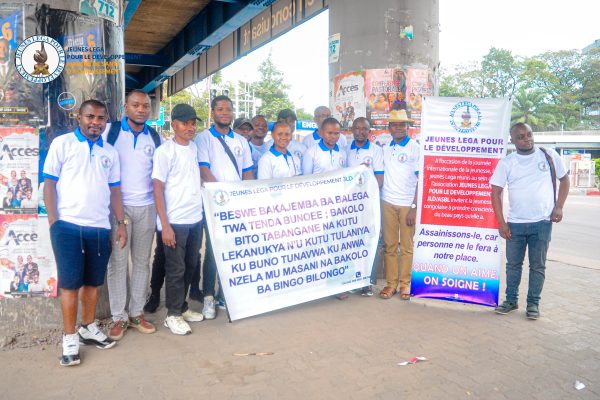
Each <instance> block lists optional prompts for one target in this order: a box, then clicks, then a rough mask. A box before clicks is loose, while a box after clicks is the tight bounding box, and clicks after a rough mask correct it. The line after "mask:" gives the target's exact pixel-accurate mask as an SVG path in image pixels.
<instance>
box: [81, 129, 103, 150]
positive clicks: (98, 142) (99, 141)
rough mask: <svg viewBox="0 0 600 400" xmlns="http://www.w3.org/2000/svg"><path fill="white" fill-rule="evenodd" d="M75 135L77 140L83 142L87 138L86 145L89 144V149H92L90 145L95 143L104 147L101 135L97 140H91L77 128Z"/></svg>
mask: <svg viewBox="0 0 600 400" xmlns="http://www.w3.org/2000/svg"><path fill="white" fill-rule="evenodd" d="M75 136H77V140H79V141H80V142H85V141H86V140H87V142H88V145H89V146H90V151H92V146H93V145H95V144H96V145H98V146H100V147H104V142H103V141H102V136H100V137H98V140H96V141H95V142H92V141H91V140H90V139H88V138H86V137H85V136H83V134H82V133H81V131H80V130H79V128H77V129H75Z"/></svg>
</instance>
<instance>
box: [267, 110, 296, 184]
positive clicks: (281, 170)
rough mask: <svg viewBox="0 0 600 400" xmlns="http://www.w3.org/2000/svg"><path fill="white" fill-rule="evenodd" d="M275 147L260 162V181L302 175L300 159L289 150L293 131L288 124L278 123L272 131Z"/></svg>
mask: <svg viewBox="0 0 600 400" xmlns="http://www.w3.org/2000/svg"><path fill="white" fill-rule="evenodd" d="M271 136H272V137H273V145H272V146H271V148H270V149H269V151H267V152H266V153H265V155H264V156H262V157H261V159H260V160H259V161H258V172H257V176H258V179H281V178H289V177H291V176H296V175H301V174H302V167H301V164H300V160H299V159H298V157H296V156H295V155H293V154H292V153H290V152H289V151H288V149H287V147H288V145H289V144H290V141H291V140H292V131H291V129H290V126H289V125H288V124H287V123H286V122H283V121H282V122H276V123H275V125H273V129H272V130H271Z"/></svg>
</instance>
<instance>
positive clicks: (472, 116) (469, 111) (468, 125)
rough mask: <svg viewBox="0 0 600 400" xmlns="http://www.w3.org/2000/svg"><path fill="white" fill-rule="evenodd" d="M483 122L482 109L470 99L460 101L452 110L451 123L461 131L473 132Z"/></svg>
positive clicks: (455, 128)
mask: <svg viewBox="0 0 600 400" xmlns="http://www.w3.org/2000/svg"><path fill="white" fill-rule="evenodd" d="M480 124H481V111H480V110H479V107H477V106H476V105H475V104H473V103H471V102H470V101H460V102H458V103H456V105H454V107H452V110H450V125H452V127H453V128H454V130H456V131H457V132H460V133H472V132H475V130H477V128H479V125H480Z"/></svg>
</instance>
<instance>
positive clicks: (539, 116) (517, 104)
mask: <svg viewBox="0 0 600 400" xmlns="http://www.w3.org/2000/svg"><path fill="white" fill-rule="evenodd" d="M545 99H546V95H545V94H544V92H543V91H542V90H540V89H531V90H526V89H524V88H521V89H519V91H518V92H517V93H516V94H515V96H514V100H513V108H512V118H511V120H512V121H511V122H512V123H513V124H514V123H516V122H525V123H526V124H529V125H530V126H531V127H532V128H533V129H534V130H544V129H548V128H551V127H552V124H553V123H555V118H554V116H553V115H552V114H550V113H548V112H547V111H546V109H547V104H546V102H545Z"/></svg>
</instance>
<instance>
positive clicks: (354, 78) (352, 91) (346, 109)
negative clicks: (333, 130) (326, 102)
mask: <svg viewBox="0 0 600 400" xmlns="http://www.w3.org/2000/svg"><path fill="white" fill-rule="evenodd" d="M332 98H333V104H332V109H331V111H332V116H333V117H334V118H336V119H337V120H338V121H340V123H341V125H342V131H344V132H349V131H350V130H351V128H352V122H353V121H354V120H355V119H356V118H358V117H365V116H366V110H365V78H364V73H363V72H350V73H348V74H343V75H338V76H336V77H335V79H334V83H333V97H332Z"/></svg>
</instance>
